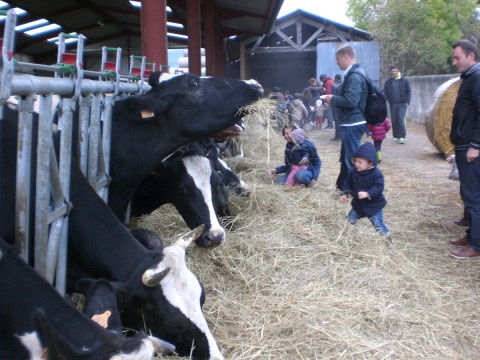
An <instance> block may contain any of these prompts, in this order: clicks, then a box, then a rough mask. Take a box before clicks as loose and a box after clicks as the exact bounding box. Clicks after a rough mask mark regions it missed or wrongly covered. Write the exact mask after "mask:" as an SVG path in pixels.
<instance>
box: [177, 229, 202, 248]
mask: <svg viewBox="0 0 480 360" xmlns="http://www.w3.org/2000/svg"><path fill="white" fill-rule="evenodd" d="M203 230H205V225H203V224H202V225H200V226H197V227H196V228H195V229H193V230H190V231H189V232H187V233H186V234H184V235H182V236H180V238H178V239H177V241H175V244H177V245H178V246H180V247H181V248H182V249H184V250H186V249H187V248H188V246H189V245H190V244H191V243H192V241H194V240H196V239H197V238H198V237H199V236H200V235H202V233H203Z"/></svg>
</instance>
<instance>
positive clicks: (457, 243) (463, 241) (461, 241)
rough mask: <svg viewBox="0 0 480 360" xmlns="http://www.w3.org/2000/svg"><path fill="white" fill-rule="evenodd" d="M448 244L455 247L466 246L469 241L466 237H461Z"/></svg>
mask: <svg viewBox="0 0 480 360" xmlns="http://www.w3.org/2000/svg"><path fill="white" fill-rule="evenodd" d="M449 243H450V244H452V245H455V246H467V245H468V244H470V241H469V240H468V239H467V238H466V237H463V238H461V239H458V240H450V241H449Z"/></svg>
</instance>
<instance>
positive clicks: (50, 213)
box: [0, 9, 155, 294]
mask: <svg viewBox="0 0 480 360" xmlns="http://www.w3.org/2000/svg"><path fill="white" fill-rule="evenodd" d="M15 24H16V14H15V12H14V10H13V9H11V10H9V11H8V12H6V20H5V29H4V35H3V39H2V40H1V46H2V58H1V64H0V71H1V76H0V80H1V83H0V106H1V109H0V141H2V140H1V139H2V127H3V125H2V122H3V121H4V119H3V116H4V107H6V106H10V107H12V106H13V105H11V104H10V103H9V102H8V101H9V98H10V97H11V96H16V99H17V103H16V105H14V106H15V108H16V110H17V112H18V144H17V165H16V168H17V172H16V179H17V183H16V197H15V233H16V234H15V247H16V249H17V251H18V252H19V254H20V255H21V256H22V257H23V259H24V260H25V261H27V262H28V263H29V264H30V265H32V266H34V268H35V269H36V270H37V271H38V272H39V273H40V274H41V275H42V276H44V277H45V278H46V279H47V280H48V281H49V282H50V283H51V284H53V285H54V286H55V288H56V289H57V291H59V292H60V293H61V294H64V293H65V289H66V268H67V260H66V259H67V234H68V215H69V212H70V210H71V209H72V207H74V206H75V204H72V203H71V202H70V200H69V192H70V163H71V161H72V144H73V143H74V141H73V140H74V139H72V133H73V128H72V127H73V123H74V121H73V119H74V116H76V115H77V114H76V113H77V112H78V146H77V149H74V150H73V151H75V153H76V159H78V162H79V166H80V169H81V171H82V173H83V174H84V175H85V176H86V178H87V180H88V181H89V183H90V185H91V186H92V187H93V188H94V189H95V190H96V191H97V193H98V194H99V196H101V197H102V199H103V200H104V201H107V196H108V184H109V176H108V173H109V164H110V133H111V126H112V123H111V121H112V106H113V104H114V102H115V100H116V99H118V98H121V97H124V96H127V95H131V94H140V93H143V92H145V91H147V90H148V89H149V86H148V85H147V84H146V83H145V81H144V77H145V76H148V75H147V74H150V72H151V71H155V64H149V63H147V62H146V59H145V57H136V58H135V59H134V60H136V61H140V63H141V66H140V68H139V70H138V71H137V69H138V68H136V67H134V66H133V67H132V64H133V62H132V64H131V65H130V73H129V74H127V75H122V74H120V67H121V54H122V52H121V49H120V48H115V49H114V48H108V47H104V48H102V62H101V67H100V69H99V70H98V71H92V70H85V69H84V68H83V47H84V41H85V37H84V36H83V35H75V36H74V37H75V38H76V40H77V41H76V44H77V47H76V49H75V51H72V50H70V51H66V41H65V40H66V39H70V38H72V35H67V34H63V33H61V34H60V35H59V45H58V56H57V63H56V64H53V65H43V64H34V63H26V62H19V61H16V60H14V40H15ZM112 53H114V54H115V55H114V60H113V61H111V57H112ZM132 60H133V59H132ZM148 66H149V67H148ZM17 69H22V70H25V69H29V70H42V71H49V72H51V73H52V76H51V77H40V76H35V75H17V74H15V70H17ZM86 77H89V78H96V79H95V80H93V79H86ZM56 99H58V106H57V107H56V108H55V107H54V106H53V103H54V100H56ZM37 102H38V110H37V111H38V134H37V135H38V136H37V138H38V144H37V147H36V149H33V148H32V147H33V146H32V144H33V139H34V138H35V134H33V130H32V129H33V128H34V126H33V121H34V116H36V114H35V112H36V110H35V104H36V103H37ZM55 113H57V114H58V123H57V124H55V125H56V128H57V129H58V130H59V133H60V147H59V151H58V153H56V152H55V150H54V146H53V140H52V134H53V131H54V130H53V128H54V117H55ZM35 164H36V165H35ZM33 165H35V166H36V178H35V179H32V176H33V174H32V172H31V169H32V167H34V166H33ZM1 166H2V164H0V176H5V175H6V174H3V172H2V169H1ZM32 180H33V181H32ZM32 184H35V196H34V197H35V198H34V199H33V198H32V199H31V198H30V193H31V191H30V188H31V186H32ZM32 209H34V210H35V211H34V213H35V216H34V219H31V218H30V216H29V214H30V213H31V212H30V210H32ZM31 228H32V229H33V234H32V231H31V230H30V229H31Z"/></svg>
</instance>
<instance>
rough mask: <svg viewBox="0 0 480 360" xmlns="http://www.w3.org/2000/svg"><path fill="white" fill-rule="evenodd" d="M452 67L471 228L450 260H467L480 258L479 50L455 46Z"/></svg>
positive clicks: (455, 129)
mask: <svg viewBox="0 0 480 360" xmlns="http://www.w3.org/2000/svg"><path fill="white" fill-rule="evenodd" d="M452 64H453V65H454V66H455V67H456V69H457V70H458V72H461V73H462V74H461V75H460V79H461V81H462V82H461V84H460V88H459V89H458V95H457V99H456V101H455V106H454V107H453V114H452V115H453V116H452V129H451V131H450V141H451V142H452V144H453V145H455V161H456V163H457V168H458V175H459V180H460V195H461V197H462V200H463V205H464V206H465V208H466V210H467V212H468V217H469V220H470V221H469V226H468V230H467V232H466V234H465V236H464V237H462V238H460V239H458V240H450V244H452V245H455V246H457V247H459V248H458V249H455V250H451V251H450V252H449V254H450V256H453V257H455V258H457V259H466V258H470V257H475V256H480V64H479V63H478V50H477V47H476V46H475V45H474V44H473V43H472V42H470V41H468V40H459V41H457V42H456V43H455V44H453V46H452Z"/></svg>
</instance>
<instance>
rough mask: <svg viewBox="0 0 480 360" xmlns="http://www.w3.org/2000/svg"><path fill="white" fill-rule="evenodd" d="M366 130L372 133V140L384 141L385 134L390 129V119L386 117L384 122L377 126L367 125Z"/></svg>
mask: <svg viewBox="0 0 480 360" xmlns="http://www.w3.org/2000/svg"><path fill="white" fill-rule="evenodd" d="M367 127H368V130H369V131H370V132H371V133H372V139H373V140H385V137H386V136H387V132H388V131H389V130H390V128H391V127H392V125H391V123H390V119H389V118H388V117H387V118H385V121H384V122H382V123H380V124H378V125H371V124H367Z"/></svg>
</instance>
